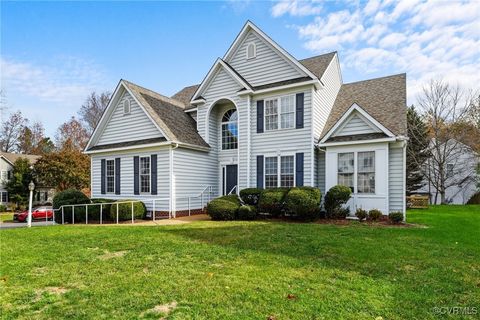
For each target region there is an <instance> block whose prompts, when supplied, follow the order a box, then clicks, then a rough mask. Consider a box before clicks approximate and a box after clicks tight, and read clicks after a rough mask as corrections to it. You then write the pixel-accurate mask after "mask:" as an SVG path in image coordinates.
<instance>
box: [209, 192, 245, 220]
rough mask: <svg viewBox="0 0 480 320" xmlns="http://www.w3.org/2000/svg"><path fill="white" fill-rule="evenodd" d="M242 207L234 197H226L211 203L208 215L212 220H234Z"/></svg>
mask: <svg viewBox="0 0 480 320" xmlns="http://www.w3.org/2000/svg"><path fill="white" fill-rule="evenodd" d="M239 207H240V203H239V202H235V201H234V199H233V197H230V196H224V197H220V198H217V199H214V200H212V201H210V202H209V203H208V204H207V214H208V215H209V216H210V217H211V218H212V220H234V219H235V216H236V215H237V211H238V209H239Z"/></svg>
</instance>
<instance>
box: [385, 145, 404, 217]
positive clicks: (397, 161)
mask: <svg viewBox="0 0 480 320" xmlns="http://www.w3.org/2000/svg"><path fill="white" fill-rule="evenodd" d="M388 174H389V177H388V178H389V180H388V197H389V207H390V208H389V209H390V212H391V211H402V212H403V203H404V201H405V195H404V193H403V184H404V181H403V180H404V170H403V148H401V147H398V148H392V147H390V149H389V164H388Z"/></svg>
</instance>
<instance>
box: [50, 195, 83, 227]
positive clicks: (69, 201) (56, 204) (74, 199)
mask: <svg viewBox="0 0 480 320" xmlns="http://www.w3.org/2000/svg"><path fill="white" fill-rule="evenodd" d="M87 203H91V201H90V199H89V198H88V197H87V196H86V195H85V194H84V193H83V192H81V191H78V190H75V189H67V190H65V191H60V192H59V193H57V194H56V195H55V197H54V198H53V208H54V209H59V208H60V207H61V206H65V205H73V204H87ZM63 212H64V222H68V223H72V207H64V209H63ZM85 212H86V211H85V206H77V207H75V210H73V214H74V218H73V219H74V222H82V221H85ZM55 221H56V222H57V223H62V211H61V210H60V211H57V212H55Z"/></svg>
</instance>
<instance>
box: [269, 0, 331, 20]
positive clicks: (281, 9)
mask: <svg viewBox="0 0 480 320" xmlns="http://www.w3.org/2000/svg"><path fill="white" fill-rule="evenodd" d="M321 11H322V7H321V5H320V4H318V3H316V1H302V0H291V1H289V0H281V1H279V2H277V3H275V5H274V6H273V7H272V10H271V12H272V16H274V17H280V16H283V15H285V14H289V15H291V16H295V17H301V16H309V15H316V14H319V13H320V12H321Z"/></svg>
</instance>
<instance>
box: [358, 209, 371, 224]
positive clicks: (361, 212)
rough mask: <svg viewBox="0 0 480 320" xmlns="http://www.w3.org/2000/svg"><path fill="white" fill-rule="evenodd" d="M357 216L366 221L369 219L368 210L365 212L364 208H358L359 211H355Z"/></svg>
mask: <svg viewBox="0 0 480 320" xmlns="http://www.w3.org/2000/svg"><path fill="white" fill-rule="evenodd" d="M355 216H356V217H357V218H358V220H360V222H361V221H362V220H365V219H366V218H367V217H368V212H367V210H363V209H362V208H358V209H357V211H355Z"/></svg>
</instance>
